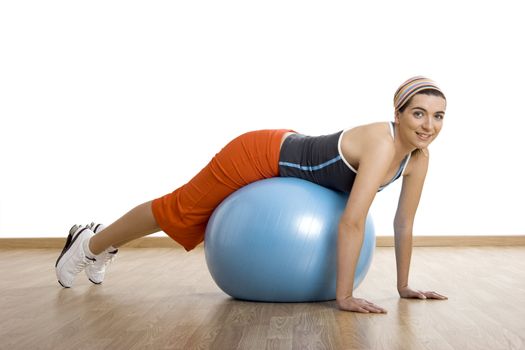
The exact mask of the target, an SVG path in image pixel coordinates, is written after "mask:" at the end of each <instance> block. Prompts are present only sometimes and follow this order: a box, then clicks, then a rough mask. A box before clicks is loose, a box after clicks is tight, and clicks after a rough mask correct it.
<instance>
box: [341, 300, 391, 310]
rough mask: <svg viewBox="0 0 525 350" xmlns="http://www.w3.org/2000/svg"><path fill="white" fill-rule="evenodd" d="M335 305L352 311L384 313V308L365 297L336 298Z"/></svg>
mask: <svg viewBox="0 0 525 350" xmlns="http://www.w3.org/2000/svg"><path fill="white" fill-rule="evenodd" d="M337 306H338V307H339V309H341V310H343V311H353V312H362V313H370V312H373V313H378V314H379V313H384V314H386V310H385V309H383V308H382V307H380V306H377V305H376V304H374V303H371V302H369V301H367V300H365V299H359V298H353V297H349V298H346V299H342V300H337Z"/></svg>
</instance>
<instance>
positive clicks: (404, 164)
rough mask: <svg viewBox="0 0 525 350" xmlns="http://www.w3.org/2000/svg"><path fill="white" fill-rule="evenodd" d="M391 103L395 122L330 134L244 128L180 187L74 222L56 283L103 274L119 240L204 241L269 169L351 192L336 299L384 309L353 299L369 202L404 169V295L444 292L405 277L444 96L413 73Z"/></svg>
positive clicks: (398, 240) (400, 232) (400, 221)
mask: <svg viewBox="0 0 525 350" xmlns="http://www.w3.org/2000/svg"><path fill="white" fill-rule="evenodd" d="M394 108H395V120H394V122H380V123H374V124H368V125H362V126H358V127H355V128H352V129H348V130H344V131H340V132H338V133H335V134H332V135H325V136H317V137H310V136H305V135H300V134H298V133H296V132H294V131H293V130H260V131H254V132H249V133H246V134H243V135H241V136H239V137H237V138H236V139H234V140H233V141H231V142H230V143H229V144H228V145H226V146H225V147H224V148H223V149H222V150H221V151H220V152H219V153H217V154H216V155H215V157H213V159H212V160H211V161H210V163H209V164H208V165H207V166H206V167H205V168H204V169H202V170H201V171H200V172H199V173H198V174H197V175H196V176H195V177H194V178H193V179H191V180H190V181H189V182H188V183H187V184H185V185H184V186H182V187H180V188H178V189H176V190H175V191H174V192H173V193H170V194H167V195H165V196H163V197H160V198H157V199H155V200H153V201H149V202H146V203H143V204H141V205H139V206H137V207H136V208H134V209H132V210H131V211H129V212H128V213H127V214H125V215H124V216H123V217H121V218H120V219H118V220H117V221H116V222H114V223H113V224H111V225H110V226H108V227H107V228H104V226H103V225H100V224H98V225H96V224H91V225H88V226H86V227H84V226H78V225H75V226H73V227H72V228H71V230H70V232H69V236H68V238H67V241H66V244H65V246H64V249H63V250H62V253H61V254H60V256H59V257H58V259H57V262H56V264H55V268H56V274H57V278H58V281H59V283H60V284H61V285H62V286H63V287H66V288H69V287H71V286H72V285H73V280H74V278H75V276H76V274H78V273H79V272H80V271H82V270H83V269H85V272H86V274H87V276H88V278H89V279H90V280H91V282H93V283H95V284H99V283H102V281H103V280H104V275H105V271H106V266H107V264H108V263H109V262H110V261H111V260H112V259H113V258H114V257H115V255H116V253H117V252H118V250H117V247H119V246H121V245H123V244H125V243H127V242H129V241H131V240H134V239H136V238H139V237H142V236H145V235H148V234H151V233H154V232H158V231H160V230H163V231H164V232H166V233H167V234H168V235H169V236H170V237H172V238H173V239H174V240H175V241H177V242H178V243H180V244H181V245H182V246H183V247H184V248H185V249H186V250H188V251H189V250H191V249H193V248H194V247H195V246H196V245H198V244H199V243H201V242H202V241H203V240H204V232H205V228H206V224H207V222H208V219H209V217H210V216H211V214H212V212H213V210H214V209H215V208H216V207H217V206H218V205H219V203H220V202H221V201H222V200H223V199H224V198H226V197H227V196H228V195H229V194H231V193H233V192H234V191H236V190H237V189H239V188H241V187H243V186H245V185H247V184H249V183H251V182H254V181H257V180H261V179H264V178H269V177H276V176H295V177H300V178H303V179H306V180H309V181H313V182H315V183H317V184H319V185H322V186H326V187H329V188H333V189H336V190H340V191H344V192H347V193H349V198H348V203H347V205H346V208H345V210H344V212H343V215H342V217H341V220H340V224H339V237H338V252H337V253H338V271H337V291H336V294H337V295H336V298H337V305H338V307H339V308H340V309H341V310H348V311H356V312H365V313H367V312H374V313H381V312H386V310H384V309H383V308H381V307H379V306H377V305H375V304H373V303H371V302H369V301H367V300H365V299H359V298H355V297H354V296H353V281H354V273H355V267H356V264H357V259H358V257H359V252H360V249H361V245H362V242H363V235H364V227H365V219H366V215H367V213H368V210H369V208H370V205H371V204H372V201H373V199H374V197H375V195H376V193H377V192H378V191H380V190H381V189H383V188H384V187H385V186H387V185H389V184H390V183H392V182H393V181H395V180H397V179H398V178H400V177H401V176H403V186H402V190H401V194H400V198H399V205H398V209H397V213H396V216H395V220H394V228H395V245H396V249H395V251H396V260H397V288H398V291H399V295H400V296H401V297H403V298H422V299H425V298H432V299H446V297H444V296H442V295H440V294H438V293H435V292H424V291H418V290H414V289H412V288H411V287H409V286H408V271H409V266H410V258H411V252H412V227H413V222H414V216H415V213H416V209H417V206H418V203H419V198H420V195H421V191H422V188H423V183H424V180H425V176H426V172H427V168H428V161H429V157H428V145H429V144H430V143H431V142H432V141H433V140H434V139H435V138H436V137H437V136H438V134H439V132H440V131H441V127H442V125H443V118H444V115H445V108H446V99H445V95H444V94H443V92H442V91H441V90H440V89H439V87H438V86H437V85H436V83H435V82H433V81H432V80H430V79H428V78H425V77H421V76H417V77H413V78H411V79H409V80H407V81H406V82H404V83H403V84H402V85H401V86H400V87H399V89H398V90H397V91H396V93H395V96H394Z"/></svg>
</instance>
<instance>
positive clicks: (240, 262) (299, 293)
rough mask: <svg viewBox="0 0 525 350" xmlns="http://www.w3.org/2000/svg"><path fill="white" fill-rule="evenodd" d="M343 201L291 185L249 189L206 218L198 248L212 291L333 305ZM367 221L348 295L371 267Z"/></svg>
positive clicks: (277, 181)
mask: <svg viewBox="0 0 525 350" xmlns="http://www.w3.org/2000/svg"><path fill="white" fill-rule="evenodd" d="M347 199H348V195H345V194H344V193H341V192H336V191H333V190H330V189H327V188H325V187H321V186H319V185H316V184H314V183H311V182H308V181H305V180H301V179H297V178H291V177H277V178H271V179H266V180H261V181H257V182H254V183H252V184H249V185H247V186H245V187H243V188H241V189H239V190H237V191H236V192H234V193H232V194H231V195H230V196H229V197H227V198H226V199H225V200H224V201H223V202H222V203H221V204H220V205H219V206H218V207H217V208H216V209H215V211H214V212H213V215H212V216H211V218H210V220H209V222H208V225H207V228H206V236H205V240H204V251H205V256H206V263H207V265H208V269H209V270H210V274H211V276H212V277H213V279H214V280H215V282H216V283H217V285H218V286H219V287H220V288H221V289H222V290H223V291H224V292H225V293H226V294H228V295H230V296H232V297H233V298H236V299H243V300H253V301H267V302H309V301H323V300H333V299H335V287H336V272H337V235H338V225H339V219H340V217H341V214H342V213H343V210H344V208H345V205H346V202H347ZM374 248H375V231H374V225H373V222H372V219H371V217H370V215H369V216H368V217H367V219H366V229H365V236H364V242H363V246H362V248H361V254H360V256H359V260H358V264H357V267H356V272H355V280H354V288H356V287H357V286H358V285H359V284H360V283H361V281H362V280H363V279H364V277H365V275H366V273H367V271H368V268H369V267H370V264H371V262H372V256H373V252H374Z"/></svg>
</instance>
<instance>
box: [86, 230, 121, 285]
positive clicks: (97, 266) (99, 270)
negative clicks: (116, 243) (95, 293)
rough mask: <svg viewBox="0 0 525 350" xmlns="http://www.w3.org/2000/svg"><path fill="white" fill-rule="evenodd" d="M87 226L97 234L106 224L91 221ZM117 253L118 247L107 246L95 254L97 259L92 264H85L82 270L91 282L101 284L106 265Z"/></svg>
mask: <svg viewBox="0 0 525 350" xmlns="http://www.w3.org/2000/svg"><path fill="white" fill-rule="evenodd" d="M87 228H89V229H90V230H91V231H93V232H94V233H95V234H97V233H99V232H100V231H102V230H103V229H105V228H106V226H104V225H102V224H95V223H94V222H92V223H91V224H89V225H87ZM117 253H118V249H114V248H108V249H106V250H105V251H103V252H102V253H100V254H99V255H96V256H95V258H96V259H97V260H96V261H95V262H94V263H93V264H91V265H88V266H86V269H85V270H84V271H86V276H87V277H88V279H89V280H90V281H91V282H92V283H94V284H101V283H102V282H103V281H104V277H105V275H106V269H107V266H108V265H109V264H110V263H111V262H112V261H113V260H114V259H115V257H116V255H117Z"/></svg>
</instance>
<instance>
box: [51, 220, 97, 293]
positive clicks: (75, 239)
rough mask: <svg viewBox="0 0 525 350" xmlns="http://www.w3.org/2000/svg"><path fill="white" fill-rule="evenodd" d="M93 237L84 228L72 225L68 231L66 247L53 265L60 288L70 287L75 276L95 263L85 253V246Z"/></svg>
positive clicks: (91, 257)
mask: <svg viewBox="0 0 525 350" xmlns="http://www.w3.org/2000/svg"><path fill="white" fill-rule="evenodd" d="M93 235H94V233H93V232H92V231H91V230H90V229H88V228H87V227H84V226H79V225H74V226H73V227H71V229H70V230H69V235H68V236H67V240H66V245H65V246H64V249H62V253H61V254H60V256H59V257H58V259H57V262H56V263H55V272H56V275H57V278H58V283H60V285H61V286H62V287H64V288H70V287H72V286H73V281H74V280H75V276H76V275H77V274H78V273H79V272H80V271H82V270H83V269H84V268H85V267H86V266H89V265H90V264H93V263H94V262H95V260H96V259H95V257H93V256H88V255H87V254H86V252H85V245H87V244H88V243H89V239H90V238H91V237H93Z"/></svg>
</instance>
